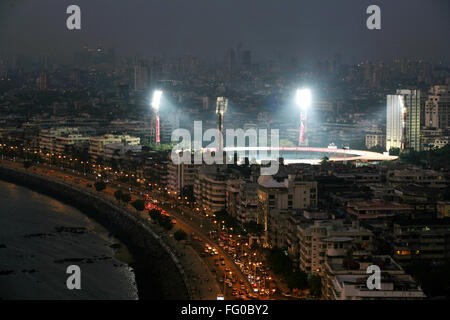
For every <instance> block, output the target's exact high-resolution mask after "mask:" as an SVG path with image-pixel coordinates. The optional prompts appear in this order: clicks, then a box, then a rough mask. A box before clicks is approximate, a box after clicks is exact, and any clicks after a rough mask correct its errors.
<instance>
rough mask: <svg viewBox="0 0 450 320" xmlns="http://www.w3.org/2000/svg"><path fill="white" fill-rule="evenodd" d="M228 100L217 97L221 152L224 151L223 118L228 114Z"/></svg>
mask: <svg viewBox="0 0 450 320" xmlns="http://www.w3.org/2000/svg"><path fill="white" fill-rule="evenodd" d="M227 108H228V99H227V98H225V97H217V102H216V114H217V130H219V131H220V134H221V137H220V141H219V148H218V149H219V150H218V151H222V150H223V117H224V115H225V113H226V112H227Z"/></svg>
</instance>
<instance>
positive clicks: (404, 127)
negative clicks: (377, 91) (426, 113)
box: [386, 90, 421, 151]
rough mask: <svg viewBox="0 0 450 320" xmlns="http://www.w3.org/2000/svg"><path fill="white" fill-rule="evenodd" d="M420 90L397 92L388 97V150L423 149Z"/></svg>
mask: <svg viewBox="0 0 450 320" xmlns="http://www.w3.org/2000/svg"><path fill="white" fill-rule="evenodd" d="M420 110H421V99H420V91H419V90H397V94H393V95H388V96H387V110H386V150H388V151H389V149H390V148H400V149H401V150H403V149H406V148H411V149H413V150H416V151H419V150H420V149H421V136H420Z"/></svg>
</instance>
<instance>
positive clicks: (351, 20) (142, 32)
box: [0, 0, 450, 64]
mask: <svg viewBox="0 0 450 320" xmlns="http://www.w3.org/2000/svg"><path fill="white" fill-rule="evenodd" d="M69 4H70V3H69V2H68V1H58V3H55V2H54V1H51V0H44V1H40V3H39V6H36V5H33V4H32V3H31V2H30V1H26V0H25V1H17V2H11V1H5V2H3V3H2V7H1V9H2V10H1V12H2V16H1V18H2V21H1V26H2V28H1V29H0V30H1V31H0V40H1V41H2V43H4V44H6V45H5V46H4V47H3V53H4V54H5V53H6V54H16V53H23V52H25V51H26V52H28V53H33V54H37V55H39V54H42V55H49V54H52V55H55V56H59V57H64V58H65V59H71V58H72V52H73V51H76V50H77V49H78V48H80V47H83V46H84V45H88V46H96V45H97V44H98V43H102V44H103V45H104V46H105V47H114V48H116V49H117V53H118V55H120V56H123V55H129V56H132V55H135V54H140V55H142V56H152V55H153V56H177V55H195V56H200V57H209V58H212V59H213V58H216V59H222V58H223V53H224V52H225V51H226V50H227V49H228V48H230V47H235V46H236V45H237V44H238V43H241V44H242V45H243V47H245V48H248V49H249V50H251V51H252V52H253V53H254V54H255V57H254V58H255V59H256V60H258V59H273V58H282V59H284V60H289V59H291V58H292V57H294V58H296V59H299V61H300V62H301V63H305V64H310V63H313V62H314V61H316V60H317V59H319V60H321V59H322V60H323V59H328V58H331V57H332V56H333V55H335V54H339V55H340V56H341V57H342V60H343V62H345V63H351V62H352V60H354V59H356V61H360V60H361V61H363V60H368V59H370V60H376V59H383V60H386V59H387V60H389V59H392V58H393V57H404V56H410V55H411V52H414V53H415V54H414V57H415V58H422V59H426V60H432V61H435V62H437V61H443V62H444V63H448V60H447V61H446V59H448V57H447V55H446V54H447V52H449V51H450V45H449V43H448V41H445V39H448V38H449V37H448V36H449V32H448V30H449V28H448V19H447V14H446V13H448V12H449V10H450V5H449V3H448V2H447V1H445V0H444V1H439V0H436V1H426V2H424V1H418V0H417V1H416V0H415V1H403V0H402V1H395V2H392V1H379V2H378V3H377V5H379V6H380V8H381V21H382V22H381V23H382V27H381V30H368V29H367V27H366V19H367V18H368V16H369V15H368V14H366V8H367V7H368V6H369V5H370V4H371V3H370V2H369V1H358V2H357V3H355V2H354V1H339V2H336V1H319V2H316V3H311V2H308V3H305V2H291V3H289V4H283V5H280V4H278V3H277V2H274V1H270V0H264V1H257V2H255V1H250V2H246V3H245V4H243V3H238V2H236V1H234V2H233V1H225V2H223V1H222V2H220V1H209V2H208V3H205V2H201V1H200V2H199V1H196V0H192V1H177V0H174V1H169V2H161V1H149V2H147V1H146V2H141V1H137V0H135V1H127V2H126V3H125V2H119V1H115V2H109V3H108V6H104V4H103V3H102V2H101V1H89V2H88V1H83V0H82V1H79V2H78V5H79V6H80V8H81V12H82V28H81V30H73V31H70V30H67V28H66V26H65V20H66V18H67V16H68V15H67V14H66V13H65V11H66V8H67V6H68V5H69ZM156 7H157V8H158V9H157V10H155V9H154V8H156ZM24 22H25V23H24ZM355 44H357V46H356V45H355ZM430 47H432V48H433V50H431V51H430V50H428V48H430ZM0 53H2V52H0Z"/></svg>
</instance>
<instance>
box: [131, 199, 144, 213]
mask: <svg viewBox="0 0 450 320" xmlns="http://www.w3.org/2000/svg"><path fill="white" fill-rule="evenodd" d="M131 205H132V206H133V207H134V208H135V209H136V210H138V211H143V210H144V209H145V203H144V200H141V199H138V200H134V201H133V202H132V203H131Z"/></svg>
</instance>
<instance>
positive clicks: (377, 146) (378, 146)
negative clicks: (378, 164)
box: [369, 145, 385, 153]
mask: <svg viewBox="0 0 450 320" xmlns="http://www.w3.org/2000/svg"><path fill="white" fill-rule="evenodd" d="M369 151H372V152H378V153H383V152H384V151H385V150H384V148H383V147H382V146H380V145H376V146H373V147H372V148H370V149H369Z"/></svg>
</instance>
